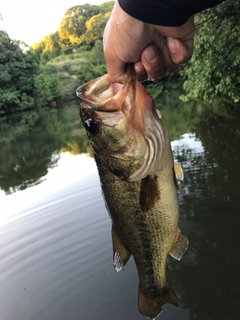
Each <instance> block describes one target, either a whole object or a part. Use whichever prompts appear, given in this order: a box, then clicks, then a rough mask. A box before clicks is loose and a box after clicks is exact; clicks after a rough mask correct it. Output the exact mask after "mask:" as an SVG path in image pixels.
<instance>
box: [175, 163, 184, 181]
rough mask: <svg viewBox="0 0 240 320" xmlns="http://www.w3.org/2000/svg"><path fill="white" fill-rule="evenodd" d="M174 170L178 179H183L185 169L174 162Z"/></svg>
mask: <svg viewBox="0 0 240 320" xmlns="http://www.w3.org/2000/svg"><path fill="white" fill-rule="evenodd" d="M173 167H174V172H175V176H176V178H177V180H183V178H184V174H183V169H182V168H181V167H180V166H179V164H176V163H175V162H174V166H173Z"/></svg>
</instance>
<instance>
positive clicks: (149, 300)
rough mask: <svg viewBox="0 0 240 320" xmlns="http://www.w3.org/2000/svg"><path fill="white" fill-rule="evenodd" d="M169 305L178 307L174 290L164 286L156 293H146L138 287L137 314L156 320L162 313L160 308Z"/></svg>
mask: <svg viewBox="0 0 240 320" xmlns="http://www.w3.org/2000/svg"><path fill="white" fill-rule="evenodd" d="M166 303H171V304H173V305H175V306H177V307H178V306H179V300H178V298H177V296H176V294H175V292H174V290H173V289H172V288H171V287H170V286H169V285H168V284H166V285H165V286H164V287H163V288H162V289H161V290H160V291H159V292H158V293H156V292H148V291H146V290H143V289H141V288H140V287H139V292H138V309H139V312H140V313H141V314H142V315H143V316H144V317H146V318H148V319H152V320H154V319H156V318H157V317H158V316H159V314H160V313H161V312H162V306H163V305H164V304H166Z"/></svg>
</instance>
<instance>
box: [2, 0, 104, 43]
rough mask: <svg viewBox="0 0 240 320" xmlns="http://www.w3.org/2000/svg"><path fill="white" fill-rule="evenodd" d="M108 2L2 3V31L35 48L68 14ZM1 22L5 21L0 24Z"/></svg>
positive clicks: (51, 0)
mask: <svg viewBox="0 0 240 320" xmlns="http://www.w3.org/2000/svg"><path fill="white" fill-rule="evenodd" d="M106 1H107V0H65V1H63V0H40V1H37V0H1V1H0V13H1V16H0V30H4V29H5V30H6V31H7V33H8V35H9V37H10V38H11V39H16V40H21V41H24V42H25V43H26V44H28V45H32V44H33V43H35V42H38V41H40V40H41V39H42V37H43V36H44V35H48V34H50V33H52V32H55V31H56V30H57V29H58V28H59V26H60V22H61V20H62V18H63V16H64V12H65V10H67V9H68V8H71V7H73V6H75V5H82V4H85V3H91V4H100V3H103V2H106ZM1 18H2V20H1Z"/></svg>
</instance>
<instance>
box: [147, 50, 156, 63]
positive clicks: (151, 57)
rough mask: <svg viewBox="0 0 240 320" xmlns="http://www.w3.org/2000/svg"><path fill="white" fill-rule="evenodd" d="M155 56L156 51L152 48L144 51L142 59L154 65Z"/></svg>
mask: <svg viewBox="0 0 240 320" xmlns="http://www.w3.org/2000/svg"><path fill="white" fill-rule="evenodd" d="M157 54H158V52H157V49H156V48H155V47H152V48H151V49H148V50H146V51H145V54H144V58H145V60H146V61H147V62H149V63H154V62H155V61H156V59H157Z"/></svg>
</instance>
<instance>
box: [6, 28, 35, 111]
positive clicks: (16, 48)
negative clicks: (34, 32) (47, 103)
mask: <svg viewBox="0 0 240 320" xmlns="http://www.w3.org/2000/svg"><path fill="white" fill-rule="evenodd" d="M26 48H27V46H26V45H25V44H24V43H23V42H21V41H12V40H11V39H9V38H8V36H7V34H6V33H5V32H3V31H0V96H1V99H0V113H1V114H5V113H9V112H14V111H17V110H24V109H26V108H30V107H33V105H34V100H33V98H32V96H33V94H34V80H33V79H34V75H35V74H36V73H37V72H38V71H39V61H38V58H37V55H36V54H35V53H34V52H32V51H26V52H24V51H25V50H26Z"/></svg>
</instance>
